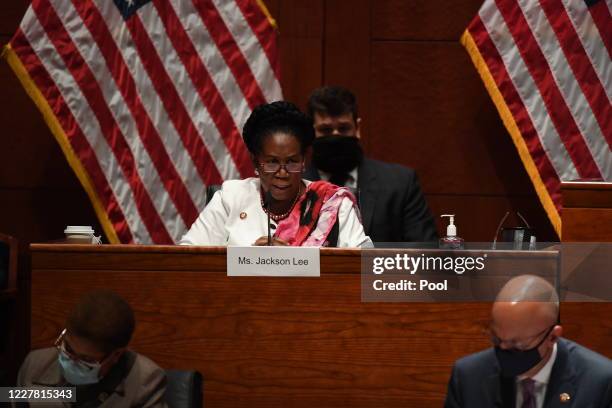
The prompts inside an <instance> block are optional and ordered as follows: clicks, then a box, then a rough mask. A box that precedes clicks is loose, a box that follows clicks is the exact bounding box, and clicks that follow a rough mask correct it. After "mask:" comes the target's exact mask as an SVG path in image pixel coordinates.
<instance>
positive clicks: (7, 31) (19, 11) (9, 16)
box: [0, 0, 30, 44]
mask: <svg viewBox="0 0 612 408" xmlns="http://www.w3.org/2000/svg"><path fill="white" fill-rule="evenodd" d="M29 5H30V0H10V1H3V2H2V5H1V6H0V35H3V36H12V35H13V34H14V33H15V31H16V30H17V27H19V23H20V22H21V18H22V17H23V15H24V14H25V12H26V10H27V8H28V6H29ZM2 44H4V42H2Z"/></svg>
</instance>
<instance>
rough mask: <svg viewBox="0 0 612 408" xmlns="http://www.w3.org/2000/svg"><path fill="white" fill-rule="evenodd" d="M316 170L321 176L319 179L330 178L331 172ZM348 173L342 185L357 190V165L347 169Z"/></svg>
mask: <svg viewBox="0 0 612 408" xmlns="http://www.w3.org/2000/svg"><path fill="white" fill-rule="evenodd" d="M318 172H319V177H321V180H325V181H329V179H330V178H331V173H327V172H325V171H322V170H318ZM348 175H349V178H348V179H347V180H346V183H344V187H348V188H352V189H353V190H357V177H358V172H357V167H355V168H354V169H353V170H351V171H349V172H348Z"/></svg>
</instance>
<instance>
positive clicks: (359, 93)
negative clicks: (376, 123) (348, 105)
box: [322, 0, 376, 152]
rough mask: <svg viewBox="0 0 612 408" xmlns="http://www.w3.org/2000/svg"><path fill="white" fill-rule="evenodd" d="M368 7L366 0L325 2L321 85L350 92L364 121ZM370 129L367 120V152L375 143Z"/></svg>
mask: <svg viewBox="0 0 612 408" xmlns="http://www.w3.org/2000/svg"><path fill="white" fill-rule="evenodd" d="M370 6H371V2H370V1H368V0H354V1H347V0H328V1H326V2H325V48H324V53H325V60H324V62H325V64H324V76H323V81H322V85H341V86H344V87H347V88H348V89H350V90H351V91H353V93H354V94H355V96H356V97H357V103H358V107H359V116H361V117H362V118H364V119H365V118H368V117H369V116H370V115H369V108H370V107H369V99H370V86H369V81H370ZM369 126H370V123H369V122H368V121H367V120H365V121H364V122H363V123H362V126H361V133H362V143H363V145H364V147H365V150H366V152H367V151H369V146H370V144H371V143H372V142H373V141H374V140H373V139H372V138H370V137H369V134H370V133H369ZM374 139H376V136H374Z"/></svg>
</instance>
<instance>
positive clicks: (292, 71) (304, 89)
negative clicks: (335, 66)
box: [270, 0, 324, 108]
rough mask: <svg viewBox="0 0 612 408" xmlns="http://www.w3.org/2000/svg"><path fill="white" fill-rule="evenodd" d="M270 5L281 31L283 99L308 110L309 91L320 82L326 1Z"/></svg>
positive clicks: (307, 0)
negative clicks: (306, 107)
mask: <svg viewBox="0 0 612 408" xmlns="http://www.w3.org/2000/svg"><path fill="white" fill-rule="evenodd" d="M270 6H271V7H270V11H271V12H272V13H274V14H273V15H274V17H275V19H276V21H277V23H278V26H279V32H280V34H279V49H280V55H281V84H282V87H283V96H284V98H285V99H286V100H288V101H291V102H294V103H295V104H297V105H298V106H300V107H302V108H305V105H306V99H307V97H308V95H309V94H310V91H311V90H312V89H314V88H316V87H317V86H319V85H320V83H321V77H322V66H323V51H322V50H323V30H324V28H323V0H289V1H285V0H283V1H278V2H272V3H271V4H270Z"/></svg>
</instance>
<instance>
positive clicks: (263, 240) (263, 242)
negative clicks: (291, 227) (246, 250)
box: [253, 235, 289, 246]
mask: <svg viewBox="0 0 612 408" xmlns="http://www.w3.org/2000/svg"><path fill="white" fill-rule="evenodd" d="M271 244H272V245H273V246H288V245H289V244H288V243H287V241H283V240H282V239H280V238H275V237H272V241H271ZM253 245H254V246H268V237H267V236H265V235H264V236H263V237H260V238H257V241H255V242H254V243H253Z"/></svg>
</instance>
